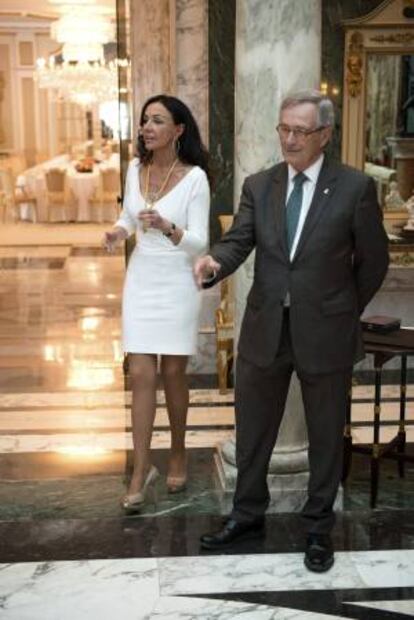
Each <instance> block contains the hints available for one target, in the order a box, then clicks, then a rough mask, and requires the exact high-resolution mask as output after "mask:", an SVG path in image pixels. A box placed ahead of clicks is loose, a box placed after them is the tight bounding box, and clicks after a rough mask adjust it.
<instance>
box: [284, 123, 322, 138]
mask: <svg viewBox="0 0 414 620" xmlns="http://www.w3.org/2000/svg"><path fill="white" fill-rule="evenodd" d="M322 129H325V127H316V128H315V129H306V128H305V127H289V125H283V124H280V125H278V126H277V127H276V131H277V133H278V134H279V136H280V137H281V138H283V139H286V138H288V137H289V134H290V133H291V134H292V135H293V137H294V138H295V139H299V140H303V141H304V140H306V138H307V137H308V136H310V135H311V134H313V133H316V132H317V131H322Z"/></svg>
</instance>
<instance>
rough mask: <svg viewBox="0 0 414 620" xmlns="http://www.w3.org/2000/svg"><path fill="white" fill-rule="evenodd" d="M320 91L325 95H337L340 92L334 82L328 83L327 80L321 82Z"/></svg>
mask: <svg viewBox="0 0 414 620" xmlns="http://www.w3.org/2000/svg"><path fill="white" fill-rule="evenodd" d="M320 91H321V93H322V94H323V95H326V96H327V97H338V95H339V93H340V92H341V91H340V89H339V87H338V86H336V85H335V84H329V83H328V82H321V84H320Z"/></svg>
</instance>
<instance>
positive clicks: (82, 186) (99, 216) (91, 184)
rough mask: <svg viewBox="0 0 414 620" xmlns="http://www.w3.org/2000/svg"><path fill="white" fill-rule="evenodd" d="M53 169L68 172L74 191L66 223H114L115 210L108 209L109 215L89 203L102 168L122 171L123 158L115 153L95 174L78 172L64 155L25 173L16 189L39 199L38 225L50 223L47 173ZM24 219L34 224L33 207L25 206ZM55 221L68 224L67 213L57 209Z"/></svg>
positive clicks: (70, 186) (20, 177)
mask: <svg viewBox="0 0 414 620" xmlns="http://www.w3.org/2000/svg"><path fill="white" fill-rule="evenodd" d="M50 168H65V169H66V173H67V182H68V187H69V189H70V194H71V199H70V202H69V204H68V205H67V206H66V219H67V220H68V221H72V222H101V221H108V220H113V219H114V217H115V213H116V210H115V207H111V205H108V206H107V207H106V210H105V213H103V212H102V209H103V207H102V206H100V205H91V203H90V202H89V200H90V198H92V196H93V194H94V192H95V189H96V188H97V187H98V184H99V169H100V168H119V156H118V155H117V154H116V153H115V154H114V155H113V156H111V158H110V159H108V160H106V161H103V162H102V163H100V164H99V165H95V166H94V168H93V171H92V172H77V170H76V169H75V167H74V163H73V162H70V161H69V156H68V155H60V156H59V157H55V158H53V159H51V160H49V161H47V162H44V163H43V164H40V165H38V166H34V167H33V168H29V169H28V170H25V171H24V173H22V174H21V175H19V176H18V178H17V182H16V186H17V188H18V189H19V188H20V189H25V190H26V191H27V192H28V193H29V194H32V195H34V196H35V198H36V201H37V221H39V222H47V221H48V212H47V191H46V177H45V172H46V171H47V170H48V169H50ZM21 217H22V218H23V219H30V220H33V219H34V217H35V214H34V213H33V209H32V208H31V206H30V205H29V204H28V205H25V204H23V205H22V208H21ZM52 218H53V219H52V221H64V220H65V213H64V211H63V209H60V208H57V207H55V208H54V209H53V215H52Z"/></svg>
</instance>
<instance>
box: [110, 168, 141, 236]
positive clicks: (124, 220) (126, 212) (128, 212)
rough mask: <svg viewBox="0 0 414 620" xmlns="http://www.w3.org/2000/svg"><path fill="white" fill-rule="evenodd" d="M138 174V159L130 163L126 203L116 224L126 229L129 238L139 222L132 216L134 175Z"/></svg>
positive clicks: (126, 182)
mask: <svg viewBox="0 0 414 620" xmlns="http://www.w3.org/2000/svg"><path fill="white" fill-rule="evenodd" d="M137 174H138V166H137V159H133V160H132V161H130V162H129V166H128V170H127V175H126V179H125V190H124V201H123V204H122V211H121V213H120V216H119V218H118V220H117V221H116V222H115V226H120V227H121V228H124V229H125V230H126V231H127V233H128V236H129V235H132V233H134V232H135V231H136V229H137V226H138V220H137V218H136V217H134V216H133V214H132V204H133V199H134V191H133V187H134V183H133V180H134V175H137Z"/></svg>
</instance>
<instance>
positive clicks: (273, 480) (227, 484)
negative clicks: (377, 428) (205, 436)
mask: <svg viewBox="0 0 414 620" xmlns="http://www.w3.org/2000/svg"><path fill="white" fill-rule="evenodd" d="M228 443H229V442H226V444H223V445H221V446H219V447H218V448H217V452H216V454H215V455H214V459H215V464H216V468H217V474H218V479H219V484H220V489H221V490H222V491H223V494H222V496H221V498H220V508H221V514H223V515H225V514H229V513H230V512H231V510H232V507H233V494H234V490H235V488H236V477H237V469H236V467H235V465H232V464H231V463H229V462H228V460H227V457H226V456H225V455H224V448H225V447H226V445H227V444H228ZM308 480H309V471H299V472H298V471H296V472H294V471H291V473H285V474H275V473H273V474H269V475H268V477H267V484H268V486H269V491H270V503H269V507H268V509H267V513H270V514H272V513H280V512H300V511H301V510H302V507H303V505H304V503H305V502H306V498H307V495H308ZM335 510H336V511H340V510H343V488H342V487H340V488H339V491H338V495H337V498H336V501H335Z"/></svg>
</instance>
